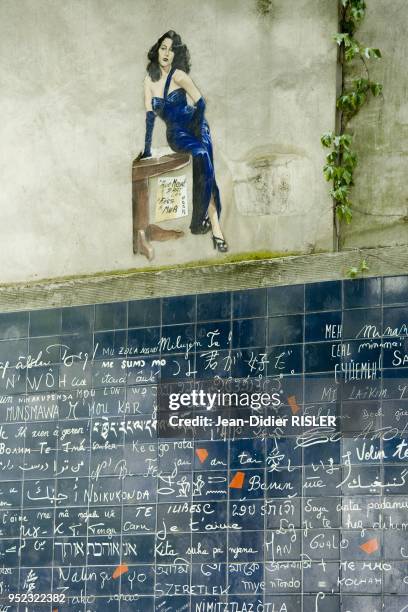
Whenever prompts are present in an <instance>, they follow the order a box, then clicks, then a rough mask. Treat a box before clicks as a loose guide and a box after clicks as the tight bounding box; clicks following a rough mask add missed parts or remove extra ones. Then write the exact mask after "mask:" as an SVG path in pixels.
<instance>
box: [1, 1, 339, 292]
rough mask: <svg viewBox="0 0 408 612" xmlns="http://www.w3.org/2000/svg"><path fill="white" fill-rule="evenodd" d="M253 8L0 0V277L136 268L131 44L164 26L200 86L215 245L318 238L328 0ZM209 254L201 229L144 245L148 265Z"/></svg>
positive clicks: (322, 233) (328, 80)
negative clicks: (215, 210)
mask: <svg viewBox="0 0 408 612" xmlns="http://www.w3.org/2000/svg"><path fill="white" fill-rule="evenodd" d="M254 7H255V0H253V1H252V0H207V1H206V2H205V3H203V2H201V1H199V0H192V1H189V2H187V1H186V0H169V1H168V2H166V3H164V2H162V1H161V0H149V1H146V0H19V1H18V2H16V1H15V0H1V1H0V81H1V91H2V94H1V97H0V113H1V117H2V122H1V128H0V165H1V169H2V173H1V174H2V182H1V183H2V184H1V190H0V206H1V210H2V214H3V218H2V223H1V226H0V254H1V262H2V265H1V270H0V282H14V281H25V280H31V279H35V278H46V277H48V278H50V277H58V276H61V275H72V274H81V273H96V272H99V271H102V270H117V269H127V268H134V267H139V266H143V267H145V266H146V265H148V262H147V260H146V259H145V258H144V257H142V256H140V255H137V256H135V255H133V253H132V242H131V182H130V168H131V161H132V159H133V158H134V157H135V156H136V155H137V153H138V151H139V150H140V148H141V147H142V145H143V137H144V109H143V96H142V81H143V78H144V74H145V64H146V52H147V49H148V48H149V47H150V46H151V45H152V44H153V43H154V42H155V40H156V39H157V38H158V36H159V35H160V34H161V33H163V32H164V31H166V30H167V29H169V28H174V29H176V30H177V31H179V32H180V33H181V34H182V36H183V38H184V39H185V41H186V42H187V44H188V46H189V48H190V50H191V55H192V60H193V68H192V77H193V78H194V79H195V81H196V83H197V85H198V86H199V88H200V89H201V90H202V92H203V93H204V95H205V97H206V99H207V103H208V112H207V116H208V119H209V122H210V126H211V130H212V135H213V140H214V144H215V153H216V166H217V176H218V180H219V185H220V188H221V190H222V196H223V204H224V211H223V228H224V231H225V234H226V237H227V239H228V241H229V243H230V246H231V252H232V253H240V252H244V251H254V250H259V249H269V250H272V251H298V252H307V251H312V250H319V249H330V248H331V245H332V214H331V201H330V199H329V198H328V190H327V185H325V183H324V182H323V181H322V180H321V167H322V164H323V160H324V151H322V149H321V146H320V143H319V137H320V134H321V133H322V132H323V131H325V130H329V129H332V127H333V122H334V113H333V105H334V96H335V71H336V66H335V58H336V55H335V54H336V50H335V48H334V46H333V44H332V41H331V39H330V34H331V33H332V32H334V31H335V30H336V19H337V9H336V6H335V3H334V2H327V0H296V11H293V3H292V2H290V3H288V2H287V1H286V0H274V2H273V10H272V15H271V16H269V17H267V18H263V19H262V18H260V17H259V16H258V15H257V14H256V12H255V10H254ZM156 123H157V122H156ZM164 144H165V135H164V130H163V127H162V126H158V128H157V129H156V132H155V135H154V145H155V146H163V145H164ZM213 253H214V252H213V251H212V247H211V245H210V240H209V238H208V236H199V237H193V236H191V235H188V236H186V237H185V238H183V239H182V240H179V241H177V242H172V243H162V244H160V245H159V246H158V247H157V248H156V259H155V260H154V262H152V264H150V265H162V264H169V263H173V262H177V263H180V262H185V261H190V260H192V259H205V258H207V257H209V256H211V255H212V254H213Z"/></svg>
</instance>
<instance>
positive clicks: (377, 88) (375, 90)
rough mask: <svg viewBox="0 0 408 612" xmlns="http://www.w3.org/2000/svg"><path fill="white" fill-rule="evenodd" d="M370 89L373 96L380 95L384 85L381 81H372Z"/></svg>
mask: <svg viewBox="0 0 408 612" xmlns="http://www.w3.org/2000/svg"><path fill="white" fill-rule="evenodd" d="M370 89H371V93H372V94H373V96H376V97H377V96H379V95H380V94H381V93H382V90H383V86H382V84H381V83H370Z"/></svg>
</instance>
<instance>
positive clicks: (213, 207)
mask: <svg viewBox="0 0 408 612" xmlns="http://www.w3.org/2000/svg"><path fill="white" fill-rule="evenodd" d="M148 59H149V63H148V65H147V75H146V78H145V81H144V92H145V106H146V136H145V146H144V151H143V153H142V154H141V156H140V159H144V158H146V157H150V156H151V144H152V134H153V127H154V122H155V119H156V115H158V116H159V117H160V118H161V119H163V121H164V122H165V123H166V135H167V141H168V144H169V146H170V147H171V148H172V149H173V151H176V152H183V153H190V154H191V155H192V158H193V213H192V220H191V225H190V230H191V233H193V234H206V233H207V232H209V231H210V230H211V231H212V241H213V245H214V249H217V250H218V251H220V252H221V253H225V252H226V251H228V245H227V243H226V241H225V239H224V236H223V233H222V230H221V226H220V222H219V218H220V213H221V200H220V194H219V190H218V186H217V183H216V180H215V172H214V161H213V149H212V142H211V135H210V130H209V126H208V123H207V121H206V119H205V115H204V111H205V102H204V98H203V97H202V95H201V93H200V92H199V90H198V89H197V87H196V86H195V85H194V83H193V81H192V79H191V78H190V76H189V74H188V73H189V72H190V54H189V51H188V49H187V47H186V45H184V44H183V43H182V40H181V37H180V36H179V35H178V34H177V33H176V32H174V31H173V30H169V31H168V32H166V33H165V34H163V36H161V37H160V38H159V40H158V41H157V42H156V43H155V44H154V45H153V47H152V48H151V49H150V51H149V53H148ZM186 94H188V96H189V97H190V98H191V100H192V101H193V103H194V106H191V105H190V104H188V102H187V96H186Z"/></svg>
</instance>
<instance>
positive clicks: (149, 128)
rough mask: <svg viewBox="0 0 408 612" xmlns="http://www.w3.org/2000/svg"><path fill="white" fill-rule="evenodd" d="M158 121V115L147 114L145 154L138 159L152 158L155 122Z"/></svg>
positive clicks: (151, 112) (150, 112)
mask: <svg viewBox="0 0 408 612" xmlns="http://www.w3.org/2000/svg"><path fill="white" fill-rule="evenodd" d="M155 119H156V115H155V114H154V112H153V111H147V112H146V133H145V146H144V151H143V153H142V154H141V155H140V156H139V157H138V159H144V158H145V157H151V156H152V135H153V128H154V121H155Z"/></svg>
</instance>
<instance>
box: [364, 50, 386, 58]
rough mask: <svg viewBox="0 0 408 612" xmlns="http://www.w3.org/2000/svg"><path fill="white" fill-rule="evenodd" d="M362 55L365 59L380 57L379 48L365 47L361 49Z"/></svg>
mask: <svg viewBox="0 0 408 612" xmlns="http://www.w3.org/2000/svg"><path fill="white" fill-rule="evenodd" d="M363 55H365V57H366V58H367V59H370V58H376V59H380V58H381V57H382V56H381V51H380V50H379V49H374V48H373V47H366V48H365V49H364V50H363Z"/></svg>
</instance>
